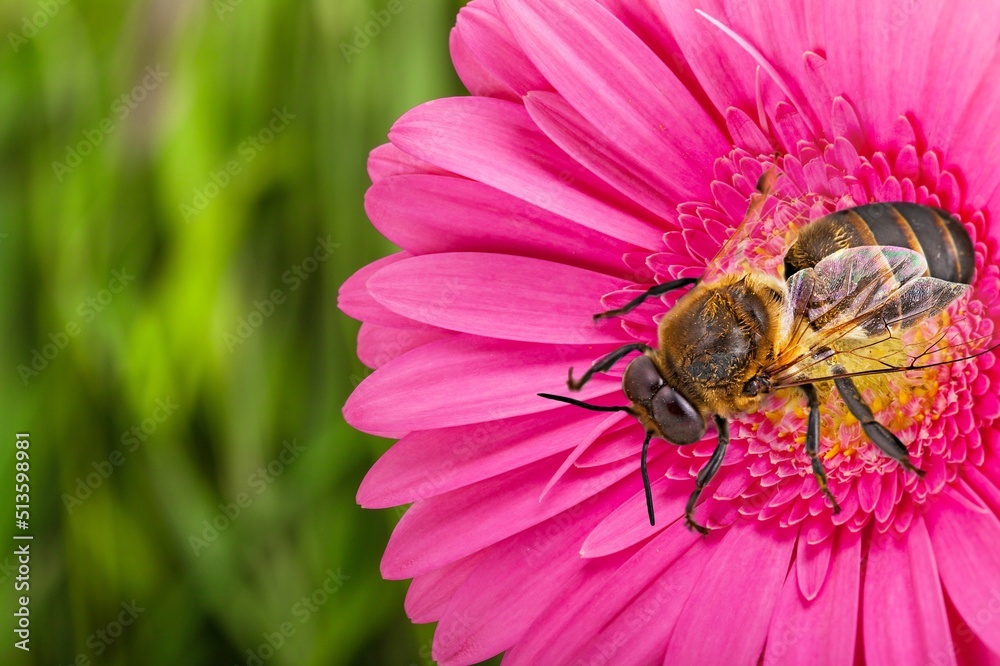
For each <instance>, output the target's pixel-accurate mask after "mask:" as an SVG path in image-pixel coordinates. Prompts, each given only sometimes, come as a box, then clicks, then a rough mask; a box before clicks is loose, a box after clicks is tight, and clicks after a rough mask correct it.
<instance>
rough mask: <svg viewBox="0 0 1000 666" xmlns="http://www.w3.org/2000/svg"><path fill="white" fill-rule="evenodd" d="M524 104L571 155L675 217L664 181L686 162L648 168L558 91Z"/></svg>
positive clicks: (659, 212) (658, 212) (649, 205)
mask: <svg viewBox="0 0 1000 666" xmlns="http://www.w3.org/2000/svg"><path fill="white" fill-rule="evenodd" d="M524 106H525V108H526V109H527V110H528V113H529V114H530V115H531V119H532V120H534V121H535V124H536V125H538V127H539V129H541V130H542V131H543V132H545V134H546V136H548V137H549V138H550V139H552V141H553V142H554V143H555V144H556V145H557V146H559V147H560V148H562V149H563V150H565V151H566V153H567V154H569V155H570V157H572V158H573V159H575V160H576V161H577V162H579V163H580V164H582V165H584V166H585V167H587V168H588V169H590V170H591V171H593V172H594V173H596V174H597V175H598V176H600V177H601V178H602V179H604V181H605V182H606V183H608V184H609V185H611V186H612V187H614V188H615V189H617V190H618V191H619V192H621V193H623V194H625V195H627V196H628V197H629V198H630V199H632V200H633V201H635V202H636V203H639V204H640V205H642V206H643V207H644V208H646V209H647V210H649V211H650V212H652V213H654V214H656V215H658V216H659V217H660V218H662V219H664V220H672V219H674V218H675V217H676V214H677V211H676V204H673V203H671V200H670V197H668V196H666V193H667V192H668V191H669V190H665V189H664V187H665V182H667V181H669V180H670V179H671V178H672V177H673V173H672V172H673V171H675V170H676V169H675V168H674V167H675V166H676V167H678V168H680V169H687V165H673V164H668V165H663V167H662V168H661V169H660V172H659V173H655V172H654V173H650V172H648V171H647V170H646V166H645V165H644V164H641V163H639V162H638V161H636V160H635V159H633V158H632V156H631V155H629V154H628V153H625V152H623V151H622V150H621V146H619V145H618V143H617V142H613V141H609V140H607V139H605V138H604V135H603V134H602V133H601V132H600V131H599V130H598V129H597V128H596V127H594V126H593V125H592V124H590V122H589V121H587V120H586V119H585V118H584V117H583V116H581V115H580V114H579V113H577V111H576V109H574V108H573V107H572V106H570V104H569V103H568V102H567V101H566V100H564V99H563V98H562V97H561V96H560V95H558V94H556V93H544V92H535V93H531V94H530V95H528V96H527V97H525V99H524Z"/></svg>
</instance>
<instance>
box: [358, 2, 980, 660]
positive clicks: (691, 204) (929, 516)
mask: <svg viewBox="0 0 1000 666" xmlns="http://www.w3.org/2000/svg"><path fill="white" fill-rule="evenodd" d="M696 9H700V10H703V13H702V14H699V12H698V11H696ZM998 43H1000V4H998V3H995V2H982V0H922V1H920V0H840V1H838V2H813V1H810V0H781V1H775V2H756V1H749V0H748V1H745V2H723V0H699V1H698V2H694V1H693V0H662V2H660V4H659V5H657V3H656V2H655V0H600V2H598V1H597V0H474V1H473V2H472V3H470V4H469V6H468V7H466V8H465V9H464V10H462V12H461V13H460V14H459V18H458V25H457V27H456V28H455V30H454V32H453V33H452V39H451V49H452V55H453V59H454V62H455V67H456V69H457V70H458V73H459V75H460V76H461V78H462V80H463V81H464V83H465V85H466V86H467V87H468V89H469V90H470V91H471V92H472V95H473V96H471V97H463V98H455V99H441V100H436V101H432V102H428V103H427V104H424V105H422V106H420V107H418V108H416V109H414V110H412V111H410V112H409V113H407V114H406V115H405V116H403V117H402V118H401V119H400V120H399V121H398V122H397V123H396V125H395V126H394V127H393V129H392V131H391V133H390V135H389V138H390V143H389V144H386V145H384V146H381V147H379V148H377V149H376V150H375V151H373V153H372V157H371V161H370V164H369V171H370V174H371V177H372V181H373V183H374V184H373V186H372V188H371V190H370V191H369V193H368V196H367V199H366V205H367V210H368V213H369V216H370V217H371V220H372V222H373V223H374V224H375V226H376V227H377V228H378V229H379V231H381V232H382V233H383V234H384V235H385V236H386V237H387V238H388V239H390V240H391V241H393V242H394V243H396V244H397V245H399V246H400V247H401V248H402V251H401V252H399V253H397V254H395V255H393V256H391V257H387V258H385V259H382V260H380V261H377V262H375V263H374V264H371V265H370V266H367V267H365V268H363V269H361V270H360V271H359V272H358V273H357V274H355V275H354V277H352V278H351V279H350V280H349V281H348V282H347V283H346V284H345V285H344V286H343V288H342V290H341V294H340V306H341V308H342V309H343V311H344V312H346V313H347V314H349V315H351V316H353V317H355V318H357V319H360V320H361V321H362V322H364V323H363V325H362V328H361V334H360V336H359V340H358V355H359V356H360V358H361V359H362V361H364V362H365V363H366V364H367V365H369V366H371V367H373V368H376V370H375V372H374V373H373V374H372V375H371V376H369V377H368V378H367V379H366V380H365V381H364V382H363V383H362V384H361V385H360V386H358V388H357V389H356V391H355V392H354V394H353V395H352V396H351V398H350V400H349V401H348V403H347V405H346V407H345V408H344V414H345V417H346V418H347V420H348V422H349V423H351V424H352V425H353V426H355V427H357V428H359V429H360V430H363V431H365V432H369V433H373V434H376V435H380V436H384V437H392V438H400V441H399V442H398V443H397V444H395V445H394V446H393V447H392V448H391V449H390V450H389V451H388V452H387V453H386V454H385V456H383V457H382V459H381V460H379V461H378V463H376V465H375V466H374V467H373V468H372V470H371V472H370V473H369V474H368V476H367V478H366V479H365V481H364V483H363V484H362V487H361V489H360V491H359V493H358V501H359V502H360V503H361V504H362V505H363V506H365V507H370V508H381V507H390V506H396V505H401V504H408V503H412V504H413V506H412V507H410V508H409V509H408V510H407V512H406V514H405V515H404V516H403V518H402V520H401V521H400V522H399V525H398V526H397V527H396V530H395V532H394V534H393V536H392V539H391V540H390V542H389V545H388V547H387V550H386V553H385V557H384V559H383V561H382V573H383V575H384V576H385V577H386V578H390V579H403V578H412V579H413V583H412V585H411V587H410V590H409V594H408V596H407V602H406V609H407V612H408V614H409V616H410V617H411V618H412V619H413V621H414V622H433V621H437V622H438V623H439V624H438V627H437V631H436V634H435V638H434V652H433V654H434V657H435V659H437V660H438V661H439V662H440V663H442V664H469V663H474V662H476V661H479V660H482V659H485V658H488V657H490V656H492V655H495V654H498V653H500V652H506V656H505V663H512V664H563V663H568V664H649V663H661V662H662V663H665V664H758V663H764V664H785V663H787V664H852V663H867V664H934V665H939V664H940V665H945V664H984V663H1000V520H998V517H997V516H998V513H1000V429H998V426H997V422H996V419H997V417H998V415H1000V398H998V386H1000V366H997V365H995V358H994V356H993V354H986V355H983V356H980V357H978V358H976V359H974V360H972V361H968V362H964V363H958V364H954V365H946V366H942V367H940V368H933V369H931V370H927V371H925V372H923V373H922V374H919V373H918V374H915V373H909V374H907V375H905V376H904V375H893V376H891V377H887V376H882V378H881V379H877V380H873V381H872V382H870V383H868V384H867V385H866V386H867V388H866V390H865V396H866V398H867V399H868V400H869V401H870V402H871V403H872V405H873V409H874V410H875V412H876V417H877V418H878V419H879V420H880V421H882V422H883V423H885V424H886V425H887V426H889V427H890V429H892V430H893V431H894V432H895V433H896V434H897V435H899V437H900V438H901V439H902V441H903V442H904V443H906V445H907V446H908V448H909V451H910V455H911V458H912V459H913V461H914V463H915V464H916V465H917V466H918V467H920V468H922V469H923V470H925V471H926V472H927V475H926V478H924V479H920V478H918V477H917V476H916V475H914V474H910V473H907V472H905V471H904V470H902V469H901V468H900V467H899V465H898V464H897V463H895V462H894V461H892V460H889V459H888V458H886V457H884V456H882V455H881V454H880V453H879V452H878V451H877V450H876V449H875V447H874V446H873V445H872V444H871V443H870V442H869V441H868V440H867V439H866V438H865V437H864V436H863V434H862V433H861V431H860V428H859V427H858V424H857V422H856V421H854V420H853V419H852V418H851V417H850V416H849V415H848V413H847V411H846V409H845V408H844V406H843V404H842V402H840V400H839V398H838V397H837V396H836V394H835V393H834V394H833V395H830V394H822V398H823V400H824V404H823V426H822V432H823V444H822V448H821V451H822V453H823V456H824V459H825V465H826V468H827V470H828V473H829V476H830V485H831V489H832V491H833V493H834V494H835V496H836V497H837V499H838V501H839V503H840V505H841V507H842V508H843V511H842V512H841V513H839V514H836V515H834V514H833V513H832V512H831V510H830V508H829V505H828V504H827V502H826V501H825V499H824V497H823V496H822V494H820V493H819V492H818V488H817V484H816V480H815V479H814V478H813V476H812V475H811V473H810V468H809V461H808V459H807V457H806V455H805V453H804V451H803V447H802V444H801V442H802V439H803V435H804V432H805V402H804V400H803V399H802V398H801V397H800V396H799V394H798V393H796V392H795V391H785V392H781V393H778V394H775V395H774V396H773V397H772V399H771V400H770V402H769V403H768V405H767V409H766V410H765V411H762V412H760V413H757V414H751V415H746V416H744V417H741V418H739V419H738V420H737V421H735V422H734V423H733V425H732V432H733V441H732V444H731V445H730V450H729V454H728V455H727V457H726V459H725V461H724V466H723V468H722V471H721V472H720V473H719V476H718V477H717V478H716V480H715V481H713V482H712V484H711V485H710V486H709V487H708V488H707V489H706V492H705V494H704V496H703V497H704V501H703V502H702V504H700V505H699V507H698V511H697V515H698V516H699V517H700V519H702V520H703V521H705V522H706V523H707V525H708V526H709V527H711V528H713V529H712V531H711V533H710V534H709V536H707V537H702V536H700V535H698V534H697V533H692V532H691V531H689V530H688V529H686V528H685V526H684V521H683V507H684V503H685V501H686V499H687V496H688V494H689V493H690V491H691V489H692V486H693V478H694V476H695V475H696V474H697V471H698V470H699V469H700V468H701V467H702V465H703V464H704V463H705V461H706V459H707V456H708V455H709V454H710V453H711V451H712V449H713V448H714V445H715V440H714V432H712V431H711V429H710V432H709V435H708V436H707V437H706V438H705V439H704V440H703V441H702V442H700V443H698V444H695V445H692V446H688V447H676V446H672V445H669V444H667V443H665V442H662V441H659V440H654V442H653V444H652V446H651V448H650V462H649V467H650V475H651V478H652V479H653V494H654V499H655V505H656V512H657V517H658V520H657V523H656V525H655V527H651V526H650V525H649V521H648V519H647V515H646V510H645V502H644V499H643V488H642V480H641V477H640V474H639V449H640V445H641V442H642V440H643V430H642V427H641V426H640V425H639V424H638V423H637V422H636V421H635V419H634V418H632V417H631V416H628V415H627V414H621V413H617V414H610V415H609V414H601V413H593V412H587V411H583V410H579V409H577V408H575V407H572V406H567V405H561V404H559V403H556V402H551V401H548V400H543V399H541V398H539V397H538V396H537V395H536V394H538V393H539V392H548V393H559V394H563V395H565V394H566V387H565V382H566V372H567V369H568V368H570V367H573V368H576V369H577V370H578V371H580V370H582V369H584V368H586V367H588V366H590V364H591V363H593V362H594V360H596V359H598V358H599V357H601V356H602V355H604V354H605V353H607V352H608V351H610V350H612V349H615V348H616V347H619V346H621V345H622V344H625V343H628V342H635V341H641V342H646V343H651V342H654V341H655V330H656V328H655V327H656V324H655V322H656V321H657V319H658V316H659V315H661V314H662V313H663V312H664V311H665V310H666V309H667V306H669V305H670V304H671V303H672V302H673V299H675V298H676V296H674V297H673V298H664V299H663V300H662V301H660V300H657V299H653V300H652V302H647V303H646V304H645V305H644V306H643V307H641V308H640V309H638V310H636V311H634V312H633V313H631V314H629V315H628V316H626V317H624V318H623V319H616V320H613V321H607V322H601V323H599V324H594V323H593V322H592V320H591V315H592V314H593V313H595V312H599V311H602V310H605V309H609V308H615V307H618V306H620V305H622V304H623V303H624V302H626V301H627V300H629V299H630V298H632V297H633V296H635V295H636V294H637V293H638V292H640V291H642V290H644V289H646V288H648V287H649V286H650V285H652V284H655V283H661V282H663V281H666V280H669V279H673V278H676V277H682V276H696V275H700V274H701V273H702V272H703V271H704V270H705V267H706V262H708V261H709V260H710V259H711V258H712V257H713V256H714V254H715V253H716V251H717V250H718V248H719V247H720V245H721V244H722V242H723V241H724V240H725V239H726V238H727V237H728V235H729V234H730V233H731V230H732V229H733V227H734V225H735V224H736V223H738V222H739V220H740V219H742V217H743V215H744V213H745V211H746V209H747V205H748V201H749V197H750V195H751V193H752V192H753V188H754V184H755V183H756V181H757V179H758V177H759V176H760V175H761V174H762V173H763V172H764V170H766V169H767V168H769V167H771V166H776V167H777V169H778V170H779V171H780V173H782V174H784V177H785V178H786V181H787V183H788V184H789V185H788V186H789V187H790V188H791V192H790V198H789V199H788V200H787V202H786V204H787V205H788V206H791V207H792V209H793V210H797V211H798V212H800V213H808V214H809V217H816V216H818V215H820V214H823V213H824V212H829V211H832V210H835V209H841V208H846V207H851V206H855V205H860V204H862V203H868V202H871V201H898V200H905V201H913V202H918V203H922V204H927V205H934V206H938V207H942V208H944V209H947V210H948V211H950V212H951V213H953V214H955V215H956V216H957V217H959V218H960V219H961V220H962V222H963V223H964V224H965V226H966V228H967V229H968V231H969V233H970V234H971V236H972V238H973V240H974V242H975V243H976V253H977V277H976V281H975V284H974V286H975V289H976V291H975V293H974V296H973V299H972V300H971V301H970V303H969V304H968V305H967V306H965V307H967V308H968V313H969V317H968V319H967V320H965V323H964V324H963V326H965V329H963V330H965V331H966V332H967V333H970V334H971V333H972V332H973V329H974V328H975V327H977V326H978V327H979V328H978V329H976V330H980V331H982V330H983V328H982V327H984V326H985V327H986V329H988V326H989V324H990V322H989V321H988V320H987V319H984V318H983V317H984V315H988V314H990V313H992V312H995V311H996V309H997V295H998V293H1000V277H998V269H997V267H996V266H995V265H994V263H995V261H996V257H997V248H998V244H997V226H996V224H995V222H994V220H995V219H997V218H996V216H997V215H998V214H1000V130H998V125H997V123H998V118H1000V49H998ZM987 332H989V331H988V330H987ZM616 372H617V373H618V374H614V373H609V374H602V375H598V376H597V377H595V379H594V380H593V381H591V382H590V383H589V384H588V385H587V386H586V387H585V388H584V390H583V391H582V392H581V393H580V394H575V395H574V397H578V398H581V399H586V400H590V401H593V402H597V403H600V404H606V405H615V404H618V405H620V404H624V402H625V398H624V396H623V394H622V390H621V380H620V377H621V374H620V373H621V368H620V367H619V368H616Z"/></svg>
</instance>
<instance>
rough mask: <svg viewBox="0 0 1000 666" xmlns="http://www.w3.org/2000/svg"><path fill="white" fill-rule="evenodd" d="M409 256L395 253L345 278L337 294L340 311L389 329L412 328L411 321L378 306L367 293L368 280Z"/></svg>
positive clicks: (380, 305)
mask: <svg viewBox="0 0 1000 666" xmlns="http://www.w3.org/2000/svg"><path fill="white" fill-rule="evenodd" d="M409 256H410V255H409V253H407V252H397V253H396V254H391V255H389V256H388V257H382V258H381V259H377V260H376V261H373V262H372V263H370V264H368V265H367V266H365V267H364V268H362V269H360V270H359V271H358V272H356V273H355V274H354V275H352V276H351V277H349V278H347V280H346V281H345V282H344V284H342V285H340V291H339V292H338V293H337V307H338V308H340V311H341V312H343V313H344V314H346V315H347V316H348V317H351V318H352V319H357V320H359V321H364V322H371V323H372V324H378V325H379V326H388V327H390V328H408V327H411V326H413V323H414V322H413V320H411V319H407V318H406V317H400V316H399V315H398V314H396V313H394V312H392V311H390V310H389V309H388V308H386V307H385V306H384V305H382V304H380V303H379V302H378V301H376V300H375V299H374V298H372V295H371V293H370V292H369V291H368V278H370V277H371V276H373V275H375V273H377V272H379V271H380V270H382V269H383V268H385V267H386V266H389V265H391V264H394V263H396V262H397V261H402V260H403V259H406V258H408V257H409Z"/></svg>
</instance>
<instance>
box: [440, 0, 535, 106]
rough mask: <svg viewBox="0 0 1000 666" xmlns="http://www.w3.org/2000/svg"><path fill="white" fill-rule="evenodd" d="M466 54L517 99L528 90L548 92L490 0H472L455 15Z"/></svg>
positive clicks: (457, 28)
mask: <svg viewBox="0 0 1000 666" xmlns="http://www.w3.org/2000/svg"><path fill="white" fill-rule="evenodd" d="M455 29H456V30H457V31H458V32H459V33H460V34H461V36H462V40H463V42H464V43H465V45H466V47H467V48H468V50H469V52H470V53H471V54H472V55H474V56H475V57H476V58H477V59H478V60H479V62H481V63H482V66H483V67H484V68H485V69H486V70H487V71H489V72H490V73H491V74H493V75H494V76H495V77H496V78H497V79H498V80H500V81H502V82H503V84H504V86H505V87H506V88H508V89H509V90H511V91H512V92H513V94H514V97H513V99H515V100H516V99H518V98H520V97H522V96H523V95H525V94H526V93H528V92H529V91H531V90H551V88H552V86H551V85H549V83H548V81H546V80H545V77H544V76H542V75H541V74H540V73H539V71H538V70H537V69H536V68H535V66H534V65H533V64H531V61H530V60H529V59H528V57H527V56H526V55H525V54H524V51H522V50H521V47H520V46H518V45H517V43H516V42H515V41H514V36H513V35H511V34H510V31H509V30H508V29H507V26H506V25H504V23H503V21H501V20H500V17H499V16H498V15H497V11H496V5H495V3H494V2H493V0H474V1H473V2H470V3H469V4H468V5H466V6H465V7H463V8H462V10H461V11H460V12H459V13H458V22H457V24H456V28H455Z"/></svg>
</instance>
